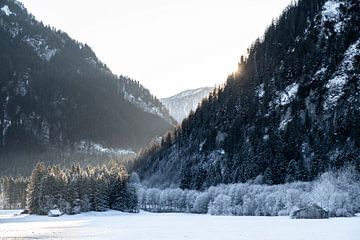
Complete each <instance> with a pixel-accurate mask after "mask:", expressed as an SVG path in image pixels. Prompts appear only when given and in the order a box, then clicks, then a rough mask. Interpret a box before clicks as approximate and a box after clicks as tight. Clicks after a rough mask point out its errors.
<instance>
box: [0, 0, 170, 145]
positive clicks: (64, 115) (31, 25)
mask: <svg viewBox="0 0 360 240" xmlns="http://www.w3.org/2000/svg"><path fill="white" fill-rule="evenodd" d="M0 79H1V81H0V103H1V104H0V152H14V151H25V150H44V149H47V148H49V147H55V148H59V147H65V146H67V147H68V146H70V147H74V146H76V145H77V144H79V143H81V142H84V141H85V142H89V143H90V142H91V143H96V144H101V145H103V146H106V147H111V148H132V149H134V150H137V149H139V148H141V147H142V146H143V145H145V144H147V142H148V141H149V140H150V139H151V138H153V137H154V136H156V135H160V134H163V133H164V132H165V131H167V130H169V129H171V128H172V126H173V124H174V123H175V121H174V120H173V119H172V118H171V117H170V115H169V114H168V112H167V110H166V108H165V107H164V106H163V105H162V104H161V102H160V101H159V100H157V99H156V98H155V97H154V96H152V95H151V94H150V92H149V91H148V90H147V89H145V88H143V87H142V86H141V85H140V84H139V83H138V82H136V81H133V80H131V79H129V78H127V77H123V76H116V75H114V74H112V73H111V71H110V70H109V69H108V68H107V66H106V65H105V64H103V63H102V62H101V61H100V60H99V59H98V58H97V57H96V55H95V54H94V52H93V51H92V50H91V49H90V47H89V46H87V45H86V44H81V43H79V42H77V41H75V40H73V39H71V38H70V37H69V36H68V35H67V34H66V33H64V32H61V31H59V30H56V29H53V28H50V27H48V26H44V25H43V24H42V23H41V22H38V21H37V20H36V19H35V18H34V17H33V16H32V15H31V14H29V13H28V12H27V10H26V9H25V8H24V6H23V5H22V4H21V3H19V2H17V1H15V0H1V2H0Z"/></svg>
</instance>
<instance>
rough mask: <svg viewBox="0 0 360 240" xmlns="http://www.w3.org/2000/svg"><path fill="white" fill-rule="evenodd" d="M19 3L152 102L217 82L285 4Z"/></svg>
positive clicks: (279, 0)
mask: <svg viewBox="0 0 360 240" xmlns="http://www.w3.org/2000/svg"><path fill="white" fill-rule="evenodd" d="M20 1H21V2H23V3H24V5H25V7H26V8H27V9H28V10H29V11H30V12H31V13H32V14H33V15H35V17H36V19H38V20H40V21H43V22H44V24H48V25H51V26H54V27H55V28H57V29H60V30H62V31H64V32H67V33H68V34H69V35H70V37H72V38H74V39H76V40H78V41H80V42H83V43H87V44H88V45H89V46H90V47H91V48H92V49H93V50H94V52H95V53H96V55H97V56H98V58H99V59H100V60H101V61H102V62H104V63H105V64H106V65H107V66H108V67H109V68H110V69H111V71H112V72H113V73H114V74H118V75H121V74H122V75H125V76H128V77H130V78H132V79H134V80H137V81H139V82H140V83H141V84H142V85H143V86H145V87H146V88H148V89H149V90H150V91H151V93H152V94H154V95H155V96H157V97H158V98H163V97H169V96H172V95H175V94H177V93H179V92H181V91H184V90H187V89H194V88H199V87H206V86H215V85H219V84H223V83H224V82H225V81H226V77H227V76H228V74H229V73H231V72H233V71H234V70H235V69H236V67H237V63H238V61H239V59H240V56H241V55H242V54H245V53H246V49H247V48H248V47H249V46H250V45H251V43H252V42H254V41H255V40H256V38H258V37H261V36H262V35H263V33H264V31H265V29H266V27H267V26H268V25H269V24H270V23H271V21H272V19H274V18H277V17H278V16H279V15H280V14H281V12H282V11H283V9H284V8H285V7H286V6H287V5H289V4H290V3H291V2H292V0H273V1H269V0H223V1H214V0H191V1H190V0H182V1H166V0H153V1H151V2H150V1H146V0H132V1H123V0H120V1H119V0H107V1H103V2H102V4H101V5H100V4H99V2H98V1H93V0H90V1H89V0H87V1H86V0H76V1H70V0H61V1H60V0H52V1H48V0H20ZM105 2H106V3H105ZM70 6H71V7H70Z"/></svg>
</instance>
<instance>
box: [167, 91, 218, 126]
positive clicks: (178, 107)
mask: <svg viewBox="0 0 360 240" xmlns="http://www.w3.org/2000/svg"><path fill="white" fill-rule="evenodd" d="M213 90H214V88H213V87H203V88H197V89H191V90H186V91H183V92H181V93H178V94H176V95H174V96H172V97H169V98H162V99H161V101H162V103H163V104H164V105H165V106H166V107H167V108H168V109H169V112H170V115H171V116H172V117H173V118H174V119H175V120H176V121H178V122H179V123H181V122H182V120H183V119H184V118H186V117H187V116H188V115H189V113H190V112H191V110H193V111H194V110H196V108H197V107H198V105H199V103H201V100H202V99H203V98H205V97H207V96H208V95H209V93H210V92H211V91H213Z"/></svg>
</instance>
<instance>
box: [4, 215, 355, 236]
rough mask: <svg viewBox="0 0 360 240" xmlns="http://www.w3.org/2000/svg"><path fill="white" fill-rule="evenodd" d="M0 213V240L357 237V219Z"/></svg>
mask: <svg viewBox="0 0 360 240" xmlns="http://www.w3.org/2000/svg"><path fill="white" fill-rule="evenodd" d="M16 212H18V211H0V239H14V238H16V239H21V238H27V239H126V240H132V239H136V240H143V239H147V240H150V239H154V240H161V239H171V240H177V239H196V240H201V239H206V240H212V239H219V240H224V239H226V240H232V239H237V240H242V239H249V240H257V239H261V240H268V239H274V240H275V239H276V240H282V239H284V240H285V239H286V240H289V239H291V240H297V239H299V240H300V239H302V240H304V239H311V240H318V239H326V240H332V239H334V240H335V239H336V240H338V239H341V240H348V239H354V240H355V239H356V240H358V239H360V216H357V217H353V218H332V219H325V220H292V219H289V218H288V217H230V216H210V215H196V214H171V213H169V214H155V213H146V212H141V213H139V214H126V213H120V212H116V211H109V212H105V213H95V212H90V213H84V214H80V215H75V216H61V217H59V218H49V217H46V216H29V215H21V216H14V213H16Z"/></svg>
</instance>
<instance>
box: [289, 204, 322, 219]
mask: <svg viewBox="0 0 360 240" xmlns="http://www.w3.org/2000/svg"><path fill="white" fill-rule="evenodd" d="M290 217H291V218H293V219H322V218H329V213H328V212H327V211H325V210H324V209H323V208H321V207H319V206H318V205H313V206H309V207H306V208H302V209H299V210H297V211H294V212H293V213H292V214H291V216H290Z"/></svg>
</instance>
